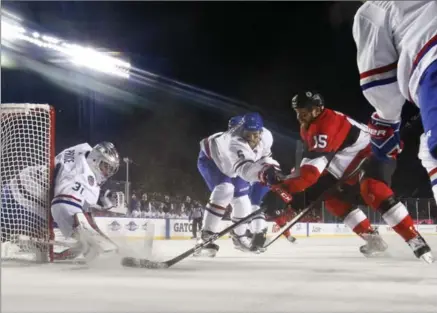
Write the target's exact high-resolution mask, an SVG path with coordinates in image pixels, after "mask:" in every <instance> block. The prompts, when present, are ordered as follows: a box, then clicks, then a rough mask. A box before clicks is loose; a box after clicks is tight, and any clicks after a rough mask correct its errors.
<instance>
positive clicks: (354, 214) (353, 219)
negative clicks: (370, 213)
mask: <svg viewBox="0 0 437 313" xmlns="http://www.w3.org/2000/svg"><path fill="white" fill-rule="evenodd" d="M344 224H345V225H346V226H348V227H349V228H350V229H352V230H353V231H354V233H356V234H357V235H358V236H360V237H361V235H362V234H366V233H370V232H372V231H373V229H372V226H371V225H370V221H369V219H368V218H367V216H366V214H364V212H363V211H362V210H361V209H355V210H353V211H351V212H349V213H348V215H346V216H345V218H344Z"/></svg>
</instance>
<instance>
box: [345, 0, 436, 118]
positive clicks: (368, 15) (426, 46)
mask: <svg viewBox="0 0 437 313" xmlns="http://www.w3.org/2000/svg"><path fill="white" fill-rule="evenodd" d="M353 36H354V39H355V43H356V45H357V50H358V54H357V61H358V69H359V71H360V80H361V89H362V91H363V93H364V96H365V97H366V98H367V100H368V101H369V102H370V104H371V105H372V106H373V107H374V108H375V109H376V110H377V113H378V114H379V116H380V117H382V118H385V119H388V120H399V119H400V115H401V111H402V106H403V104H404V103H405V100H406V99H408V100H410V101H412V102H414V103H416V104H417V105H418V103H419V101H418V93H417V89H418V85H419V81H420V78H421V77H422V74H423V73H424V71H425V70H426V69H427V67H428V66H429V65H430V64H431V63H432V62H433V61H434V60H436V59H437V2H436V1H367V2H365V3H364V4H363V5H362V6H361V7H360V9H359V10H358V11H357V13H356V15H355V20H354V26H353Z"/></svg>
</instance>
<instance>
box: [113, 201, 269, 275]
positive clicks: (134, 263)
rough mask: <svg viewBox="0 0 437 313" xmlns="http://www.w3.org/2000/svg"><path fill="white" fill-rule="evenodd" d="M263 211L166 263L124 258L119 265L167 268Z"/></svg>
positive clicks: (256, 212) (247, 217)
mask: <svg viewBox="0 0 437 313" xmlns="http://www.w3.org/2000/svg"><path fill="white" fill-rule="evenodd" d="M265 209H266V208H264V207H263V208H259V209H258V210H256V211H253V212H252V213H250V214H249V215H247V216H246V217H244V218H243V219H241V220H239V221H238V222H236V223H233V224H232V225H230V226H228V227H226V228H225V229H223V230H222V231H221V232H219V233H216V234H214V235H212V236H211V237H210V238H209V239H208V240H206V241H204V242H202V243H199V244H196V245H195V246H194V247H193V248H191V249H189V250H187V251H185V252H184V253H182V254H180V255H178V256H176V257H174V258H173V259H170V260H168V261H164V262H157V261H150V260H147V259H139V258H133V257H125V258H123V259H122V260H121V264H122V265H123V266H126V267H136V268H169V267H170V266H172V265H175V264H176V263H178V262H180V261H182V260H183V259H185V258H187V257H189V256H190V255H192V254H193V253H194V252H196V251H197V250H199V249H202V248H204V247H205V246H207V245H208V244H210V243H213V242H214V241H216V240H217V239H219V238H220V237H223V236H224V235H226V234H227V233H229V232H230V231H231V230H233V229H235V228H236V227H238V226H239V225H241V224H245V223H247V222H248V221H250V220H251V219H252V218H254V217H255V216H256V215H258V214H260V213H262V212H264V210H265Z"/></svg>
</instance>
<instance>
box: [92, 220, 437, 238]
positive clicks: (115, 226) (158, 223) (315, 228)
mask: <svg viewBox="0 0 437 313" xmlns="http://www.w3.org/2000/svg"><path fill="white" fill-rule="evenodd" d="M96 222H97V225H98V226H99V227H100V229H101V230H102V231H103V232H105V233H107V234H108V235H109V236H110V237H126V238H128V239H133V240H135V239H140V238H144V237H145V236H146V234H150V232H151V227H153V228H154V231H153V233H154V239H156V240H163V239H173V240H178V239H190V238H191V237H192V223H191V222H190V221H188V220H186V219H145V218H113V217H98V218H96ZM152 224H153V226H152ZM221 224H222V228H225V227H227V226H229V225H230V224H231V222H230V221H221ZM267 225H268V232H267V236H272V235H273V234H274V233H277V232H278V231H279V228H278V226H277V225H276V224H275V223H273V222H267ZM375 226H378V229H379V232H380V233H381V234H394V231H393V229H392V228H391V227H389V226H387V225H375ZM417 227H418V230H419V231H420V232H421V233H422V234H429V235H436V234H437V225H429V224H428V225H417ZM292 234H293V235H294V236H296V237H344V236H354V235H355V234H354V233H353V232H352V230H351V229H350V228H349V227H347V226H346V225H344V224H323V223H298V224H296V225H294V226H293V228H292ZM224 238H228V237H227V236H225V237H224Z"/></svg>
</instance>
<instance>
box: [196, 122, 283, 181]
mask: <svg viewBox="0 0 437 313" xmlns="http://www.w3.org/2000/svg"><path fill="white" fill-rule="evenodd" d="M272 145H273V136H272V133H271V132H270V131H269V130H268V129H266V128H263V131H262V133H261V141H260V142H259V144H258V146H257V147H255V148H254V149H251V148H250V146H249V144H248V143H247V142H246V141H245V140H244V139H243V138H241V137H240V136H238V135H236V134H233V133H232V132H229V131H228V132H224V133H216V134H214V135H212V136H210V137H208V138H206V139H204V140H202V141H201V143H200V146H201V149H202V151H203V152H204V153H205V154H206V155H207V156H208V157H209V158H210V159H212V160H213V161H214V163H215V164H216V165H217V167H218V168H219V169H220V171H221V172H222V173H223V174H225V175H227V176H229V177H237V176H239V177H241V178H242V179H243V180H245V181H248V182H251V183H252V182H257V181H259V177H258V174H259V172H260V171H261V170H262V168H263V166H265V165H266V164H275V165H278V163H277V162H276V161H275V160H273V159H272V158H271V154H272V152H271V147H272Z"/></svg>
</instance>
